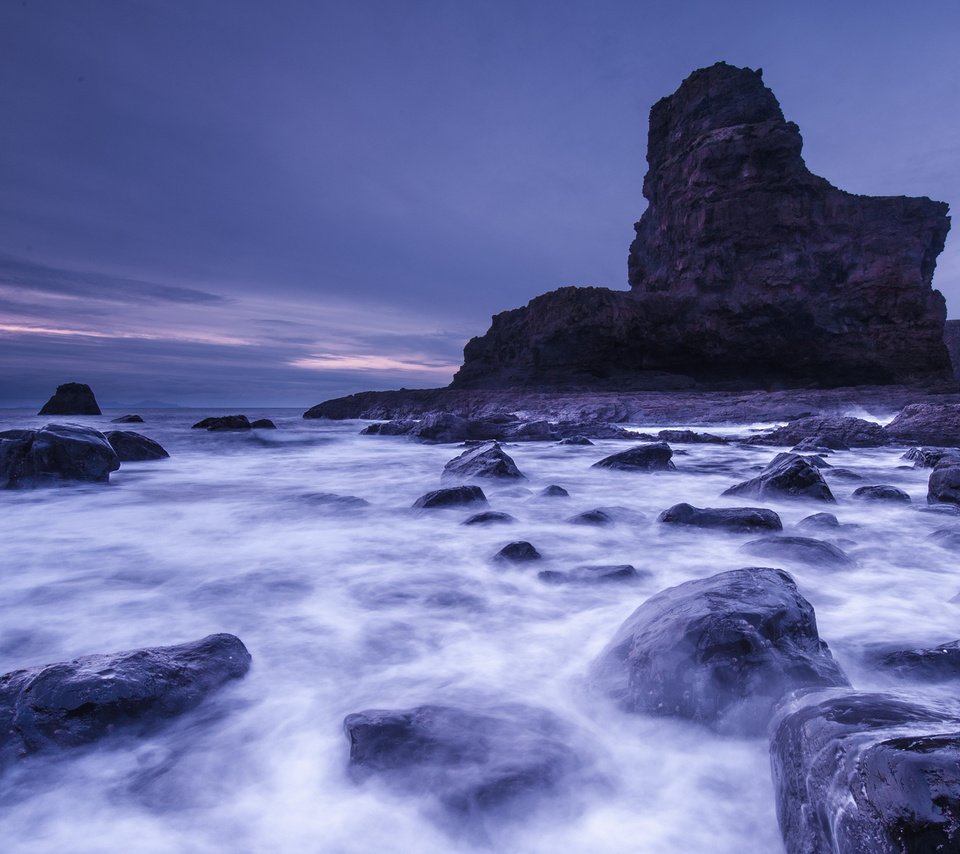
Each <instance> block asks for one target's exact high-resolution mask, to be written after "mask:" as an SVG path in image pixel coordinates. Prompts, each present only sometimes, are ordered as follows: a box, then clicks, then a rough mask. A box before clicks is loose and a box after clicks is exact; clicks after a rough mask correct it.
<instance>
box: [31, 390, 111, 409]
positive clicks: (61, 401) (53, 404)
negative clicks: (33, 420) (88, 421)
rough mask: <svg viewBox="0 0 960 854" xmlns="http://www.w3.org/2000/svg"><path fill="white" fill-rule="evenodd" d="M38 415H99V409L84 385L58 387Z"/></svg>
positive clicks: (91, 393)
mask: <svg viewBox="0 0 960 854" xmlns="http://www.w3.org/2000/svg"><path fill="white" fill-rule="evenodd" d="M37 414H38V415H100V414H101V413H100V407H99V406H98V405H97V399H96V398H95V397H94V396H93V391H92V390H91V388H90V386H88V385H87V384H86V383H64V384H63V385H58V386H57V390H56V391H55V392H54V394H53V397H51V398H50V400H48V401H47V402H46V403H45V404H43V409H41V410H40V411H39V412H38V413H37Z"/></svg>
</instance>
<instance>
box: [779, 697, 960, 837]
mask: <svg viewBox="0 0 960 854" xmlns="http://www.w3.org/2000/svg"><path fill="white" fill-rule="evenodd" d="M770 732H771V739H770V760H771V766H772V770H773V783H774V788H775V790H776V797H777V817H778V819H779V821H780V830H781V833H782V834H783V841H784V845H785V847H786V851H787V854H821V852H822V854H827V852H836V854H861V852H862V854H868V852H869V854H907V852H909V854H933V852H946V851H958V850H960V773H958V771H957V769H958V767H960V717H958V716H956V715H955V714H951V713H950V712H947V711H945V710H944V709H943V708H942V706H937V707H934V706H932V705H931V706H927V705H924V704H923V703H921V702H917V701H914V700H912V699H906V698H902V697H897V696H892V695H887V694H866V693H864V694H861V693H854V692H844V691H815V692H812V693H809V694H805V695H802V696H798V697H796V698H792V699H791V700H790V701H788V702H786V703H784V704H783V706H782V707H781V708H780V709H778V711H777V714H776V716H775V718H774V720H773V722H772V723H771V728H770Z"/></svg>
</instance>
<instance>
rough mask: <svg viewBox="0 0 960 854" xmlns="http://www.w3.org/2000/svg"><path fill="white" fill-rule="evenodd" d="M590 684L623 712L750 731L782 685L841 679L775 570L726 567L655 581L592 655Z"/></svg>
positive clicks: (785, 578)
mask: <svg viewBox="0 0 960 854" xmlns="http://www.w3.org/2000/svg"><path fill="white" fill-rule="evenodd" d="M592 678H593V681H594V683H595V684H596V685H597V687H598V688H600V690H602V691H603V692H604V693H606V694H608V695H609V696H610V697H612V698H613V699H614V700H615V701H616V702H617V703H618V704H619V705H620V706H621V707H623V708H624V709H625V710H626V711H630V712H642V713H647V714H653V715H663V716H674V717H680V718H686V719H689V720H692V721H697V722H699V723H703V724H705V725H707V726H709V727H711V728H713V729H716V730H718V731H720V732H729V733H737V734H746V735H758V734H761V733H763V732H764V731H765V728H766V725H767V722H768V721H769V719H770V716H771V714H772V712H773V709H774V706H775V705H776V703H777V702H778V701H779V700H780V698H781V697H783V696H784V695H785V694H786V693H788V692H789V691H792V690H794V689H798V688H819V687H830V686H841V685H847V684H849V683H848V682H847V679H846V677H845V676H844V674H843V672H842V671H841V670H840V668H839V666H838V665H837V663H836V662H835V661H834V660H833V656H832V655H831V653H830V650H829V648H828V647H827V645H826V643H824V642H823V641H822V640H821V639H820V636H819V634H818V633H817V622H816V617H815V615H814V611H813V606H812V605H811V604H810V603H809V602H808V601H807V600H806V599H804V598H803V596H801V595H800V592H799V591H798V590H797V586H796V584H795V583H794V581H793V579H792V578H791V577H790V576H789V575H788V574H787V573H785V572H783V571H782V570H778V569H766V568H747V569H736V570H732V571H730V572H721V573H719V574H718V575H713V576H710V577H709V578H703V579H697V580H695V581H688V582H685V583H684V584H680V585H678V586H676V587H670V588H668V589H666V590H663V591H661V592H660V593H658V594H656V595H655V596H653V597H651V598H650V599H648V600H647V601H646V602H644V603H643V604H642V605H641V606H640V607H639V608H637V610H636V611H634V612H633V614H632V615H631V616H630V617H629V618H628V619H627V620H626V621H625V622H624V623H623V625H622V626H621V627H620V629H619V630H618V631H617V633H616V635H615V636H614V638H613V640H611V641H610V643H609V644H608V645H607V647H606V649H604V651H603V652H602V653H601V654H600V656H599V657H598V658H597V660H596V661H595V662H594V665H593V668H592Z"/></svg>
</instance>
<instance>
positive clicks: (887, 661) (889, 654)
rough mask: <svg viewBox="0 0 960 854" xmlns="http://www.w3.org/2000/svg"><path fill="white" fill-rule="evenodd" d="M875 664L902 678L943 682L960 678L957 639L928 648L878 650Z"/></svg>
mask: <svg viewBox="0 0 960 854" xmlns="http://www.w3.org/2000/svg"><path fill="white" fill-rule="evenodd" d="M872 658H873V661H874V663H876V664H877V665H878V666H879V667H882V668H883V669H884V670H887V671H889V672H890V673H892V674H893V675H895V676H897V677H899V678H901V679H913V680H916V681H918V682H946V681H948V680H953V679H960V640H954V641H948V642H947V643H942V644H938V645H937V646H933V647H929V648H927V649H923V648H921V649H889V648H887V649H881V650H879V651H878V652H877V653H876V654H875V655H874V656H872Z"/></svg>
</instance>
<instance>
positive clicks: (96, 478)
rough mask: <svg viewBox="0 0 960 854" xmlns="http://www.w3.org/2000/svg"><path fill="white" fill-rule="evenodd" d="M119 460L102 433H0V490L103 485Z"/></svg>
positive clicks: (59, 428) (76, 428)
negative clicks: (73, 483)
mask: <svg viewBox="0 0 960 854" xmlns="http://www.w3.org/2000/svg"><path fill="white" fill-rule="evenodd" d="M118 468H120V459H119V457H118V456H117V453H116V451H114V449H113V448H112V447H111V446H110V443H109V442H108V441H107V439H106V437H105V436H104V435H103V433H100V432H99V431H97V430H94V429H93V428H92V427H81V426H80V425H78V424H48V425H47V426H46V427H44V428H42V429H40V430H5V431H4V432H2V433H0V488H6V489H17V488H20V487H32V486H48V485H53V484H57V483H60V482H62V481H91V482H94V483H106V482H107V481H108V480H109V479H110V472H113V471H116V470H117V469H118Z"/></svg>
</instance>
